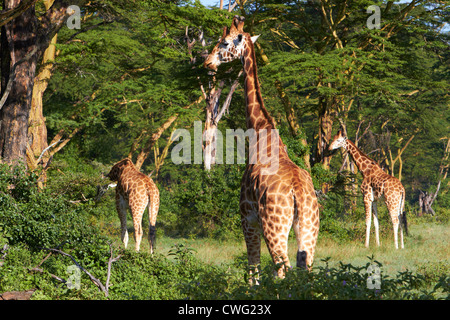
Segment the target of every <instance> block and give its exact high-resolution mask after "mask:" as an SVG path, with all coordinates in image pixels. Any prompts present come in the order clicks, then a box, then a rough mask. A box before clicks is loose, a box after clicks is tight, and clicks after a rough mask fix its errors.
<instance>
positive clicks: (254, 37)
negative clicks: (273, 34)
mask: <svg viewBox="0 0 450 320" xmlns="http://www.w3.org/2000/svg"><path fill="white" fill-rule="evenodd" d="M259 36H260V34H259V35H257V36H253V37H251V39H252V43H255V42H256V40H258V38H259Z"/></svg>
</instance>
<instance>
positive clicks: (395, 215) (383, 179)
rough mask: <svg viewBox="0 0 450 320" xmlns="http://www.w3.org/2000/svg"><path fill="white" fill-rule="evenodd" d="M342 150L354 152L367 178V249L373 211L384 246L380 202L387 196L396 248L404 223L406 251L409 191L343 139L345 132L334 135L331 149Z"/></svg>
mask: <svg viewBox="0 0 450 320" xmlns="http://www.w3.org/2000/svg"><path fill="white" fill-rule="evenodd" d="M338 148H344V149H345V150H347V151H348V152H349V153H350V155H351V156H352V158H353V160H354V161H355V163H356V165H357V166H358V168H359V170H360V171H361V173H362V175H363V177H364V179H363V182H362V184H361V192H362V194H363V196H364V207H365V210H366V243H365V245H366V247H369V237H370V224H371V220H372V208H373V224H374V226H375V237H376V243H377V246H379V245H380V238H379V234H378V212H377V200H378V199H379V198H380V197H381V196H384V198H385V203H386V206H387V208H388V210H389V214H390V216H391V219H392V224H393V225H394V241H395V248H396V249H398V239H397V237H398V236H397V234H398V226H399V224H400V242H401V247H402V249H403V247H404V246H403V228H402V224H403V225H404V227H405V231H406V233H408V229H407V224H406V213H403V208H404V206H405V188H404V187H403V185H402V183H401V182H400V181H399V180H398V179H397V178H395V177H393V176H390V175H389V174H387V173H386V172H384V171H383V169H381V168H380V166H379V165H378V164H377V163H376V162H375V161H373V160H372V159H370V158H368V157H367V156H366V155H365V154H364V153H363V152H362V151H361V150H359V149H358V148H357V147H356V146H355V144H354V143H353V142H351V141H350V140H348V139H347V137H345V136H343V134H342V132H341V131H339V132H338V133H337V135H335V136H334V140H333V142H332V143H331V144H330V147H329V149H330V150H334V149H338ZM399 219H400V220H401V223H399Z"/></svg>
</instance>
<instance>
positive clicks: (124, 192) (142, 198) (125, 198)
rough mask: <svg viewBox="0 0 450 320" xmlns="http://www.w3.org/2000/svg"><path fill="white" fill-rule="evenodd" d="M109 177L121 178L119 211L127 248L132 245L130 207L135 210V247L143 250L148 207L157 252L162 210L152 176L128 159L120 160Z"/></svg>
mask: <svg viewBox="0 0 450 320" xmlns="http://www.w3.org/2000/svg"><path fill="white" fill-rule="evenodd" d="M106 177H108V178H109V179H111V180H112V181H117V186H116V209H117V213H118V214H119V219H120V230H121V239H122V242H123V244H124V246H125V249H126V248H127V245H128V230H127V209H130V211H131V216H132V218H133V226H134V240H135V249H136V251H139V250H140V244H141V239H142V235H143V230H142V217H143V215H144V211H145V208H146V207H147V206H148V216H149V233H148V241H149V250H150V253H153V251H154V247H155V240H156V216H157V215H158V210H159V190H158V187H157V186H156V184H155V183H154V182H153V180H152V179H151V178H150V177H149V176H146V175H145V174H143V173H141V172H139V170H137V169H136V167H135V166H134V165H133V162H132V161H131V160H130V159H128V158H126V159H123V160H121V161H119V162H117V163H116V164H115V165H114V166H113V167H112V168H111V170H110V172H109V173H108V174H107V175H106Z"/></svg>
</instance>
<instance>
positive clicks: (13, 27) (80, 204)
mask: <svg viewBox="0 0 450 320" xmlns="http://www.w3.org/2000/svg"><path fill="white" fill-rule="evenodd" d="M373 5H375V7H371V9H370V8H369V7H370V6H373ZM69 7H70V8H69ZM368 8H369V9H368ZM2 9H3V11H2V13H1V15H0V25H1V26H2V29H1V41H2V42H1V58H2V60H1V61H2V63H1V80H2V82H1V86H2V95H1V96H2V98H1V101H0V120H1V122H0V152H1V153H0V156H1V164H0V245H1V246H2V247H0V275H1V276H2V277H3V278H2V277H0V289H1V288H3V290H6V289H8V288H15V287H14V286H15V284H16V283H21V285H20V286H22V287H23V288H26V287H27V285H26V284H27V283H33V286H36V283H37V282H39V285H40V286H42V287H46V286H49V287H51V288H52V289H51V290H49V291H48V292H54V291H53V290H54V289H53V285H49V284H44V283H43V282H40V281H41V280H39V279H40V278H36V277H34V278H32V277H31V276H30V275H29V273H28V272H27V271H24V270H25V269H24V268H23V267H22V265H21V264H19V263H29V265H28V267H30V265H31V264H33V263H34V265H37V264H38V262H39V261H40V260H39V259H41V258H38V254H36V252H41V251H40V250H43V248H50V247H53V248H55V247H57V248H60V247H61V246H63V245H64V247H65V248H67V250H70V252H71V254H72V255H73V256H75V257H77V259H78V260H79V261H81V262H82V263H83V265H84V266H87V267H89V268H91V269H90V270H97V272H103V271H99V270H105V269H106V267H105V263H106V262H104V261H106V260H107V259H108V256H109V254H110V253H109V248H108V243H110V238H108V235H110V236H111V235H112V236H113V237H114V239H116V238H117V239H118V237H119V236H118V227H117V223H118V221H117V220H118V219H117V214H116V210H115V204H114V189H113V188H109V189H107V188H106V187H107V185H108V184H109V183H110V182H109V181H107V180H105V179H104V178H103V175H104V174H105V173H107V172H108V171H109V169H110V168H111V166H112V165H113V164H114V163H116V162H117V161H119V160H121V159H123V158H125V157H130V158H131V159H132V160H133V162H134V163H135V164H136V166H137V167H138V168H139V169H140V170H141V171H142V172H144V173H146V174H150V173H151V177H152V178H153V179H154V181H155V182H156V184H157V185H158V187H159V189H160V193H161V206H160V211H159V215H158V221H157V230H158V231H157V232H158V233H157V234H158V236H157V237H161V236H164V235H165V236H168V237H172V238H177V237H183V238H201V237H206V238H209V239H212V238H214V239H242V232H241V228H240V219H239V192H240V179H241V177H242V174H243V170H244V167H245V165H244V164H229V163H228V164H221V163H220V161H218V159H216V160H217V161H216V162H217V163H215V164H214V163H213V164H212V166H211V168H210V169H209V170H208V169H207V168H205V163H204V162H202V163H194V161H192V163H189V164H174V163H173V161H172V158H171V154H172V151H173V149H174V147H176V146H177V144H178V143H180V141H181V139H178V140H177V139H176V136H175V133H176V129H187V130H188V131H189V132H190V133H191V138H192V141H191V145H192V152H194V149H195V148H198V144H195V143H196V142H197V143H198V137H196V136H195V134H194V133H195V132H194V131H195V130H194V122H196V121H201V123H202V124H201V126H202V129H204V128H209V127H217V128H218V129H219V130H221V132H223V133H225V131H226V129H238V128H242V129H244V130H245V129H246V128H245V112H244V105H245V100H244V95H243V85H242V76H241V74H240V71H241V69H242V68H241V64H240V62H239V61H236V62H234V63H231V64H227V65H226V67H225V66H224V67H223V68H221V70H220V71H219V72H218V73H217V74H211V73H210V72H209V71H208V70H206V69H205V68H203V66H202V64H203V61H204V59H205V57H206V55H207V53H208V52H209V51H210V50H211V49H212V48H213V46H214V45H215V44H216V43H217V40H218V39H219V37H220V36H221V34H222V28H223V27H224V26H229V25H230V22H231V19H232V17H233V16H234V15H239V16H243V17H245V30H246V31H247V32H249V33H250V34H252V35H260V36H259V38H258V40H257V42H256V44H255V48H256V57H257V63H258V72H259V80H260V83H261V90H262V96H263V99H264V102H265V105H266V108H267V109H268V111H269V113H270V114H271V115H272V116H273V117H274V119H275V122H276V124H277V128H278V129H279V132H280V135H281V138H282V139H283V142H284V143H285V144H286V145H287V148H288V152H289V155H290V157H291V159H293V161H295V162H296V163H297V164H298V165H299V166H300V167H302V168H305V169H306V170H308V171H309V172H310V173H311V176H312V178H313V182H314V186H315V189H316V193H317V195H318V197H319V202H320V206H321V227H320V235H319V237H324V236H325V237H330V238H332V239H333V240H334V241H349V240H352V239H353V240H354V239H362V238H363V235H364V221H363V220H364V219H363V214H364V209H363V204H362V201H361V195H360V191H359V185H360V183H361V178H362V177H361V174H360V173H358V170H357V167H356V166H355V165H354V164H353V162H352V160H351V159H349V158H348V156H347V155H346V154H345V153H343V152H342V151H338V152H335V153H330V152H329V151H328V145H329V143H330V142H331V140H332V137H333V135H334V134H336V132H337V131H338V130H343V131H344V132H345V133H346V134H347V136H348V137H349V139H350V140H352V141H354V142H356V143H357V145H358V146H359V148H361V150H362V151H363V152H365V153H366V154H368V155H369V157H371V158H372V159H374V160H375V161H376V162H377V163H378V164H380V166H382V167H383V168H384V169H385V170H386V171H387V172H388V173H389V174H391V175H394V176H396V177H397V178H399V179H400V180H401V182H402V183H403V185H404V186H405V189H406V199H407V203H406V207H405V211H406V212H407V215H408V217H410V218H411V217H413V218H414V217H418V216H424V217H429V218H430V219H431V220H432V221H434V222H437V223H439V224H447V223H448V218H449V217H450V193H449V187H450V185H449V181H450V180H449V178H448V171H449V158H450V157H449V155H450V108H449V102H450V100H449V90H448V89H449V87H450V86H449V85H450V77H449V75H450V69H449V68H450V50H449V29H450V27H449V17H450V15H449V4H448V2H446V1H438V0H436V1H419V0H409V1H400V2H395V1H366V0H355V1H348V0H320V1H319V0H311V1H309V0H301V1H300V0H299V1H274V0H239V1H238V0H235V1H217V7H205V6H203V5H202V4H201V3H200V2H199V1H193V0H192V1H166V0H135V1H126V0H105V1H95V0H94V1H70V2H69V1H64V0H43V1H35V0H23V1H19V0H5V1H4V2H3V7H2ZM378 18H379V22H380V24H379V26H377V25H375V24H376V23H377V21H378V20H377V19H378ZM12 19H15V20H13V21H15V23H14V24H13V23H11V21H12ZM230 98H231V99H230ZM219 120H220V121H219ZM204 146H205V144H204ZM193 160H194V159H193ZM383 207H384V205H383ZM383 207H381V208H380V206H379V208H380V210H381V211H380V212H381V217H380V219H385V220H386V221H387V219H388V217H387V213H386V212H385V211H386V210H385V209H383ZM383 210H384V211H383ZM113 221H114V223H115V227H114V223H113ZM146 223H148V222H146V219H144V226H145V224H146ZM410 223H416V222H415V220H414V219H412V220H410ZM383 230H384V231H383ZM383 230H382V232H384V234H385V235H386V233H389V234H390V232H391V231H390V230H391V229H390V227H389V231H387V230H388V229H387V228H386V229H383ZM117 239H116V240H117ZM358 241H359V240H358ZM2 248H3V249H2ZM8 248H9V249H8ZM11 248H16V249H14V250H16V251H14V250H13V249H11ZM23 248H25V249H23ZM177 248H178V251H177V250H175V255H176V256H177V257H178V258H179V262H182V264H183V263H184V264H186V266H193V265H191V264H189V263H191V262H192V261H191V260H189V259H190V258H189V254H188V253H189V252H188V251H189V250H186V248H183V247H177ZM8 250H9V251H8ZM7 252H9V253H7ZM130 255H131V256H130ZM39 257H40V256H39ZM111 257H112V256H111ZM8 259H9V260H8ZM127 259H128V260H127ZM142 259H148V257H144V256H133V255H132V253H126V254H125V257H123V258H122V259H121V260H120V261H124V262H123V263H122V264H120V266H118V267H117V268H118V269H116V274H118V275H117V276H116V277H123V279H126V278H127V277H131V274H132V272H131V271H130V270H131V269H127V268H132V265H133V268H134V266H137V267H136V268H141V267H140V265H141V262H142ZM155 259H156V258H155ZM158 259H159V258H158ZM8 261H9V262H8ZM102 261H103V262H102ZM146 261H147V262H146V264H143V265H145V266H146V268H150V269H151V268H152V266H157V265H158V266H159V263H161V265H162V264H164V265H165V264H167V262H166V261H165V260H164V261H163V260H157V259H156V260H146ZM3 263H5V265H8V263H9V266H12V265H15V263H17V265H18V266H19V267H17V268H13V267H8V268H9V269H8V270H9V271H8V270H7V268H6V267H3V268H1V265H2V264H3ZM42 263H43V261H42V262H40V264H39V265H41V264H42ZM43 265H44V266H46V270H49V271H48V272H52V273H54V274H57V271H58V270H59V272H63V270H64V268H65V265H64V264H63V263H62V262H61V261H60V260H56V259H55V260H52V259H49V260H48V261H46V262H45V263H44V264H43ZM155 268H156V267H155ZM158 268H159V269H158V270H162V269H161V268H160V267H158ZM192 268H194V267H192ZM202 268H203V267H202ZM11 270H12V271H11ZM118 270H119V271H118ZM120 270H122V271H120ZM139 270H140V269H139ZM155 270H156V269H155ZM164 270H165V269H164ZM167 270H169V269H167ZM208 270H209V269H208ZM327 270H328V269H327ZM439 270H441V269H439ZM443 270H444V269H443ZM445 270H448V269H445ZM191 271H192V272H193V275H192V276H194V275H195V274H198V272H197V271H195V272H194V269H192V270H190V269H189V268H188V269H186V270H185V269H181V268H180V269H179V270H178V269H176V270H175V269H173V270H172V271H170V272H172V273H171V274H170V275H169V274H167V275H166V274H165V273H164V272H163V271H157V274H158V277H159V276H161V277H163V278H164V277H166V276H167V279H172V278H171V277H175V273H177V272H179V274H178V273H177V276H179V277H188V273H189V272H191ZM347 271H348V270H347ZM347 271H346V272H347ZM122 272H123V273H122ZM154 272H156V271H154ZM158 272H160V273H158ZM167 272H169V271H167ZM208 272H210V273H205V276H204V279H203V280H205V281H209V280H208V279H213V278H214V279H219V278H218V277H217V276H214V277H209V276H208V274H213V271H208ZM214 272H215V271H214ZM324 272H325V271H324ZM327 272H328V271H327ZM439 272H442V274H445V272H446V271H442V270H441V271H439ZM346 274H347V273H346ZM190 276H191V275H190V274H189V277H190ZM189 277H188V278H189ZM19 278H20V279H25V280H23V282H20V281H18V280H17V279H19ZM239 278H241V277H239ZM123 279H122V280H118V279H116V283H119V282H120V281H124V282H123V283H125V282H126V281H128V280H123ZM152 279H153V278H152ZM161 279H162V278H159V280H155V281H163V280H161ZM164 279H166V278H164ZM167 279H166V280H167ZM183 279H184V278H183ZM360 280H361V281H362V282H364V281H365V278H364V279H363V278H361V279H360ZM36 281H37V282H36ZM49 281H50V280H49ZM51 281H55V280H54V279H53V280H51ZM130 281H131V282H130V283H134V282H133V281H134V280H130ZM146 281H147V280H146ZM152 281H153V280H152ZM164 281H165V280H164ZM171 281H172V280H170V281H169V282H168V283H171ZM180 281H181V280H180ZM227 281H228V280H226V281H225V282H224V283H227ZM270 281H271V280H270ZM88 282H89V281H88ZM172 282H173V281H172ZM341 282H342V281H341ZM344 282H345V281H344ZM120 283H122V282H120ZM324 283H325V282H324ZM147 284H148V283H147ZM152 285H154V286H156V282H155V284H152ZM215 285H218V284H215ZM447 285H448V284H447ZM124 286H125V285H124ZM132 286H133V285H131V284H130V287H132ZM340 286H342V285H340ZM22 287H21V288H22ZM147 287H148V286H147ZM150 287H151V286H150ZM150 287H148V288H150ZM169 287H170V285H169ZM213 287H214V286H212V287H211V288H213ZM23 288H22V289H23ZM148 288H145V289H142V290H143V292H145V294H144V293H142V295H143V296H145V295H147V294H150V293H147V292H150V291H151V289H148ZM170 288H172V287H170ZM186 288H187V287H186ZM189 288H191V287H189ZM189 288H188V289H186V290H188V291H189V290H190V289H189ZM214 288H217V286H215V287H214ZM239 288H240V287H239ZM86 290H87V289H86ZM89 290H91V291H89ZM89 290H87V291H84V292H85V293H77V294H76V295H81V296H77V297H78V298H87V297H90V293H92V292H93V290H94V289H92V288H91V289H89ZM114 290H116V292H121V291H120V290H121V289H120V287H115V288H114ZM147 290H148V291H147ZM170 290H172V289H170ZM173 290H175V289H173ZM339 290H341V289H339ZM0 291H1V290H0ZM94 291H95V290H94ZM219 291H220V290H217V289H214V291H211V294H212V296H214V294H215V292H219ZM58 292H59V293H47V292H46V293H45V294H43V297H47V298H48V297H51V298H59V297H60V295H61V294H62V295H63V296H64V294H66V293H61V292H60V291H58ZM127 292H128V291H127ZM152 292H153V293H154V294H156V295H158V294H159V296H157V297H156V296H155V297H156V298H162V299H164V298H167V297H169V296H170V297H171V298H174V297H175V298H180V297H182V296H178V295H172V294H173V293H170V294H169V293H161V292H159V293H158V291H152ZM199 292H201V291H199ZM202 292H203V293H202V294H204V296H203V297H207V295H206V292H209V291H202ZM392 292H393V293H394V292H399V291H395V290H392ZM153 293H152V294H153ZM262 293H264V292H262ZM71 294H72V293H71ZM121 294H122V293H121ZM127 294H128V293H127ZM164 294H168V295H169V296H167V297H166V296H164ZM246 294H248V292H247V293H246ZM346 294H347V293H346ZM352 294H354V292H353V291H352ZM371 294H372V293H371ZM46 295H48V296H46ZM138 296H139V295H138ZM290 296H291V293H289V297H290ZM120 297H122V298H123V297H124V296H120ZM127 297H129V296H127ZM139 297H140V296H139ZM241 297H243V296H241ZM245 297H246V298H248V297H249V296H245ZM346 297H347V296H346ZM125 298H126V297H125Z"/></svg>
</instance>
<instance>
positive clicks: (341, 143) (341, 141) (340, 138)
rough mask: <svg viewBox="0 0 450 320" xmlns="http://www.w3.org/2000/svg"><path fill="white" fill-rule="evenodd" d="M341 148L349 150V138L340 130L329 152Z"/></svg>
mask: <svg viewBox="0 0 450 320" xmlns="http://www.w3.org/2000/svg"><path fill="white" fill-rule="evenodd" d="M339 148H344V149H347V137H346V136H344V135H343V134H342V131H341V130H339V131H338V133H337V134H336V135H335V136H334V139H333V142H332V143H331V144H330V146H329V147H328V150H335V149H339Z"/></svg>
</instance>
